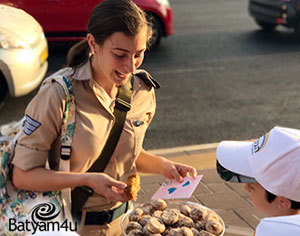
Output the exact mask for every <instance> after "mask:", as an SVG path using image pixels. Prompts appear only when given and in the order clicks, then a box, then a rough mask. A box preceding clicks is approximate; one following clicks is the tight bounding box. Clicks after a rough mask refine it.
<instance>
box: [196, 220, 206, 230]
mask: <svg viewBox="0 0 300 236" xmlns="http://www.w3.org/2000/svg"><path fill="white" fill-rule="evenodd" d="M205 224H206V221H205V220H203V221H197V222H196V223H195V228H196V229H197V230H199V231H201V230H205Z"/></svg>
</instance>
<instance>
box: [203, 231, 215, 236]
mask: <svg viewBox="0 0 300 236" xmlns="http://www.w3.org/2000/svg"><path fill="white" fill-rule="evenodd" d="M200 236H215V235H214V234H211V233H210V232H207V231H205V230H202V231H201V232H200Z"/></svg>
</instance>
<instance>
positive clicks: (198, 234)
mask: <svg viewBox="0 0 300 236" xmlns="http://www.w3.org/2000/svg"><path fill="white" fill-rule="evenodd" d="M191 230H192V232H193V234H194V235H193V236H200V232H199V231H198V230H197V229H195V228H191Z"/></svg>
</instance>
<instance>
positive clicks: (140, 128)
mask: <svg viewBox="0 0 300 236" xmlns="http://www.w3.org/2000/svg"><path fill="white" fill-rule="evenodd" d="M56 74H59V75H63V76H65V77H67V78H68V79H69V80H70V81H71V83H72V87H73V93H74V95H75V109H76V113H75V130H74V136H73V142H72V151H71V159H70V170H71V172H80V173H84V172H86V171H87V170H88V169H89V168H90V167H91V165H92V164H93V163H94V162H95V160H96V159H97V158H98V157H99V155H100V153H101V151H102V149H103V147H104V144H105V142H106V140H107V138H108V135H109V132H110V129H111V128H112V126H113V124H114V120H115V118H114V115H113V106H114V101H111V100H110V101H109V99H108V98H107V96H108V95H107V94H106V92H105V91H104V89H103V88H102V87H100V85H99V84H97V82H96V81H95V80H93V78H92V71H91V64H90V61H88V62H86V63H85V64H83V65H82V66H79V67H78V68H77V69H74V70H73V69H72V68H64V69H62V70H60V71H58V72H57V73H55V75H56ZM50 77H51V76H50ZM46 81H49V82H47V83H44V84H43V85H42V86H41V88H40V90H39V92H38V94H37V95H36V96H35V97H34V98H33V99H32V101H31V102H30V103H29V105H28V107H27V109H26V111H25V113H26V117H27V119H28V122H30V123H31V124H32V127H31V131H30V132H27V134H25V133H24V134H23V135H22V136H21V137H20V138H19V140H18V144H17V146H16V149H15V156H14V159H13V162H12V163H13V164H14V165H16V166H18V167H19V168H21V169H23V170H29V169H32V168H35V167H44V166H45V165H46V163H47V161H48V163H49V166H50V168H51V169H53V170H57V168H58V163H59V159H60V147H61V141H60V133H61V127H62V119H63V117H62V116H63V110H64V105H65V93H64V91H63V88H62V87H61V85H59V84H58V83H57V82H51V80H46ZM110 103H111V104H110ZM155 108H156V102H155V94H154V89H153V88H152V87H148V86H147V85H146V84H145V83H144V82H143V81H142V80H141V79H140V78H139V77H138V76H134V84H133V94H132V98H131V110H130V111H128V112H127V117H126V120H125V124H124V127H123V131H122V134H121V136H120V139H119V142H118V144H117V146H116V148H115V151H114V153H113V155H112V157H111V159H110V161H109V163H108V164H107V166H106V169H105V170H104V173H106V174H108V175H110V176H111V177H113V178H115V179H117V180H121V181H124V182H126V179H127V176H128V175H129V174H131V173H134V172H135V171H136V170H135V160H136V159H137V157H138V156H139V154H140V152H141V150H142V143H143V140H144V136H145V132H146V129H147V127H148V125H149V124H150V122H151V120H152V118H153V116H154V113H155ZM115 205H116V203H115V202H110V201H106V200H105V199H104V197H102V196H100V195H98V194H96V193H95V194H94V195H93V196H91V197H90V198H89V199H88V201H87V202H86V204H85V205H84V209H85V210H94V211H101V210H103V209H109V208H111V207H112V206H115Z"/></svg>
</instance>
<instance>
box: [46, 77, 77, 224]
mask: <svg viewBox="0 0 300 236" xmlns="http://www.w3.org/2000/svg"><path fill="white" fill-rule="evenodd" d="M51 82H58V83H59V84H60V85H61V86H62V87H63V89H64V91H65V94H66V103H65V108H64V113H63V121H62V128H61V150H60V156H61V159H60V161H59V170H60V171H68V172H69V171H70V157H71V150H72V138H73V134H74V128H75V97H74V94H73V89H72V84H71V82H70V81H69V80H68V79H67V78H66V77H64V76H61V75H55V76H54V77H52V78H51ZM61 192H62V202H63V204H64V208H63V209H64V215H65V218H67V219H69V220H72V215H71V189H70V188H68V189H63V190H61Z"/></svg>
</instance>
